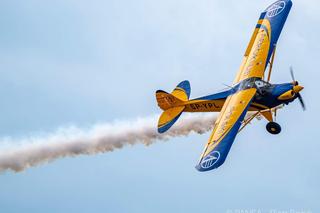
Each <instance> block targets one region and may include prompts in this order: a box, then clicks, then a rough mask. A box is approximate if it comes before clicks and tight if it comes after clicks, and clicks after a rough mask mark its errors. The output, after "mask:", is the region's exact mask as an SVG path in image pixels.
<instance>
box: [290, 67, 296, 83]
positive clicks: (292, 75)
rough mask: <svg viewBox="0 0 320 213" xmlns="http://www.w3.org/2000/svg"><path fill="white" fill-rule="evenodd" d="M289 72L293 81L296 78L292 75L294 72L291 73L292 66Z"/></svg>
mask: <svg viewBox="0 0 320 213" xmlns="http://www.w3.org/2000/svg"><path fill="white" fill-rule="evenodd" d="M290 74H291V78H292V80H293V81H294V82H295V81H296V78H295V77H294V73H293V68H292V67H290Z"/></svg>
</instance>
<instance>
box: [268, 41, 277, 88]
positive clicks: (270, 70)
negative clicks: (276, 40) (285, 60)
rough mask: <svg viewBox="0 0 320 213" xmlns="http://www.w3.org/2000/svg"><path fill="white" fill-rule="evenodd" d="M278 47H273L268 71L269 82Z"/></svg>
mask: <svg viewBox="0 0 320 213" xmlns="http://www.w3.org/2000/svg"><path fill="white" fill-rule="evenodd" d="M276 49H277V46H274V49H273V52H272V57H271V61H270V62H269V73H268V79H267V82H269V81H270V78H271V72H272V67H273V61H274V56H275V54H276Z"/></svg>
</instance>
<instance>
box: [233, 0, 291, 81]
mask: <svg viewBox="0 0 320 213" xmlns="http://www.w3.org/2000/svg"><path fill="white" fill-rule="evenodd" d="M291 7H292V2H291V0H279V1H277V2H275V3H273V4H272V5H270V6H269V7H268V8H267V9H266V10H265V11H264V12H262V13H261V15H260V18H259V20H258V23H257V25H256V28H255V30H254V32H253V35H252V37H251V39H250V42H249V45H248V47H247V49H246V52H245V54H244V58H243V60H242V63H241V66H240V70H239V72H238V74H237V77H236V78H235V80H234V82H233V83H234V84H236V83H238V82H240V81H242V80H244V79H247V78H251V77H258V78H263V76H264V71H265V69H266V67H267V65H268V62H269V60H270V57H271V55H272V53H273V50H274V48H275V46H276V44H277V42H278V39H279V36H280V33H281V31H282V28H283V26H284V23H285V22H286V19H287V17H288V14H289V12H290V9H291Z"/></svg>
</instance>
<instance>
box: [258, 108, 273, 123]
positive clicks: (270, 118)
mask: <svg viewBox="0 0 320 213" xmlns="http://www.w3.org/2000/svg"><path fill="white" fill-rule="evenodd" d="M260 113H261V115H263V117H265V118H266V119H267V120H268V121H269V122H272V121H273V117H272V113H271V110H267V111H262V112H260Z"/></svg>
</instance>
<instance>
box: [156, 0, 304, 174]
mask: <svg viewBox="0 0 320 213" xmlns="http://www.w3.org/2000/svg"><path fill="white" fill-rule="evenodd" d="M291 7H292V1H291V0H279V1H277V2H275V3H273V4H272V5H271V6H269V7H268V8H267V9H266V10H265V11H263V12H262V13H261V15H260V17H259V20H258V23H257V25H256V27H255V29H254V32H253V35H252V37H251V40H250V42H249V45H248V47H247V49H246V51H245V54H244V57H243V60H242V63H241V66H240V69H239V72H238V74H237V76H236V78H235V80H234V81H233V84H232V86H230V88H229V89H227V90H225V91H223V92H219V93H216V94H213V95H209V96H204V97H200V98H196V99H192V100H190V99H189V97H190V91H191V89H190V83H189V82H188V81H183V82H181V83H180V84H179V85H178V86H177V87H176V88H175V89H174V90H173V92H172V93H167V92H165V91H162V90H158V91H157V92H156V99H157V102H158V105H159V107H160V108H161V109H162V110H163V111H164V112H163V113H162V114H161V116H160V118H159V122H158V132H159V133H164V132H166V131H167V130H168V129H169V128H170V127H171V126H172V125H173V124H174V123H175V122H176V121H177V120H178V118H179V117H180V115H181V114H182V112H220V114H219V116H218V119H217V120H216V122H215V124H214V128H213V131H212V134H211V136H210V139H209V141H208V143H207V145H206V147H205V149H204V151H203V154H202V155H201V157H200V161H199V163H198V165H197V166H196V168H197V169H198V170H199V171H209V170H212V169H215V168H218V167H219V166H221V165H222V164H223V163H224V162H225V160H226V157H227V155H228V153H229V151H230V148H231V146H232V144H233V142H234V140H235V137H236V135H237V133H238V132H239V131H240V130H242V129H243V128H244V127H245V126H246V125H247V124H248V123H249V122H250V121H251V120H252V119H253V118H255V117H256V116H259V117H264V118H266V119H267V120H268V121H269V123H268V124H267V126H266V129H267V131H268V132H270V133H271V134H279V133H280V131H281V127H280V125H279V124H278V123H276V122H274V118H275V116H276V111H277V109H279V108H280V107H282V106H284V105H286V104H289V103H290V102H293V101H294V100H295V99H296V98H298V100H299V101H300V103H301V105H302V107H303V109H305V104H304V102H303V99H302V97H301V95H300V92H301V90H303V87H302V86H300V85H299V84H298V82H297V81H296V80H295V78H294V75H293V71H292V68H291V69H290V71H291V77H292V80H293V82H290V83H284V84H271V83H270V77H271V71H272V65H273V61H274V56H275V52H276V45H277V41H278V38H279V36H280V33H281V31H282V28H283V26H284V24H285V22H286V19H287V17H288V14H289V12H290V9H291ZM268 66H269V68H268V72H266V70H267V67H268ZM248 111H251V113H248V114H247V112H248Z"/></svg>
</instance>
